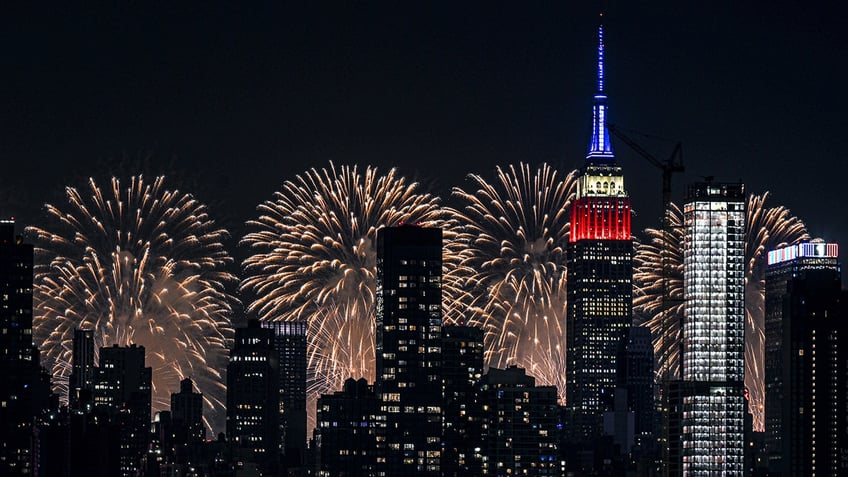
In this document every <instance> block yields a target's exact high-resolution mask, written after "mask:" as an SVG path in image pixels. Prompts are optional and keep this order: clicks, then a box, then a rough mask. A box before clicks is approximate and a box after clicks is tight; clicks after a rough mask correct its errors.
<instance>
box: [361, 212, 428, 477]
mask: <svg viewBox="0 0 848 477" xmlns="http://www.w3.org/2000/svg"><path fill="white" fill-rule="evenodd" d="M441 307H442V230H441V229H438V228H428V227H419V226H414V225H402V226H399V227H386V228H382V229H380V230H379V231H378V232H377V310H376V311H377V313H376V314H377V320H376V321H377V329H376V335H377V336H376V355H377V379H376V383H375V388H376V393H377V397H378V399H379V400H380V412H381V414H384V416H385V427H383V428H382V429H380V431H381V433H380V435H378V446H379V447H380V448H381V450H382V451H383V452H384V458H385V471H386V475H412V474H415V475H434V476H435V475H439V474H440V471H441V469H440V464H441V448H442V443H441V441H442V409H441V403H442V374H441V366H442V345H441V341H442V311H441ZM380 458H381V459H382V458H383V457H380ZM381 464H382V462H381Z"/></svg>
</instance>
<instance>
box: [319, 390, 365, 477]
mask: <svg viewBox="0 0 848 477" xmlns="http://www.w3.org/2000/svg"><path fill="white" fill-rule="evenodd" d="M316 423H317V426H318V432H317V434H318V436H317V437H318V444H319V445H318V447H319V450H318V454H319V459H318V466H317V467H318V468H317V469H316V472H317V474H318V475H319V476H321V477H341V476H345V477H375V476H377V475H381V473H380V471H379V466H378V465H377V427H378V425H379V423H380V413H379V401H378V400H377V396H376V394H374V387H373V386H370V385H369V384H368V382H367V381H365V379H364V378H361V379H359V380H354V379H353V378H350V379H348V380H347V381H345V384H344V389H343V390H341V391H337V392H335V393H333V394H325V395H323V396H321V397H320V398H318V410H317V415H316Z"/></svg>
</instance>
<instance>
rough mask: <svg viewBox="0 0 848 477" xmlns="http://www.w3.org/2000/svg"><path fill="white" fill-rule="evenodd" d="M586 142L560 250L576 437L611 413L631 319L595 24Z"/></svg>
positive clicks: (626, 254) (628, 250)
mask: <svg viewBox="0 0 848 477" xmlns="http://www.w3.org/2000/svg"><path fill="white" fill-rule="evenodd" d="M598 40H599V42H598V83H597V91H596V93H595V96H594V105H593V121H592V141H591V144H590V146H589V153H588V154H587V155H586V162H585V164H584V165H583V167H582V169H581V175H580V177H579V179H578V182H577V197H576V199H575V202H574V203H573V204H572V212H571V232H570V234H571V235H570V237H569V247H568V308H567V323H566V326H567V333H566V334H567V338H566V339H567V343H568V368H567V372H566V379H567V388H566V397H567V406H568V408H569V411H570V415H571V416H572V422H571V428H572V430H573V432H574V434H573V436H574V437H575V438H577V439H585V438H588V437H592V436H596V435H599V434H600V433H601V431H602V425H603V413H604V411H607V410H611V409H612V405H613V390H614V388H615V386H616V358H617V351H618V346H619V343H620V342H621V339H622V338H623V337H624V336H626V333H627V330H628V329H629V327H630V324H631V321H632V308H633V299H632V298H633V296H632V278H633V244H632V241H631V235H630V197H629V196H628V194H627V190H626V189H625V187H624V174H623V172H622V169H621V167H620V166H619V165H618V164H617V163H616V160H615V156H614V155H613V151H612V145H611V144H610V137H609V132H608V131H607V127H606V121H607V96H606V93H605V92H604V37H603V27H602V26H601V27H599V29H598Z"/></svg>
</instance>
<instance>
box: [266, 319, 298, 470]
mask: <svg viewBox="0 0 848 477" xmlns="http://www.w3.org/2000/svg"><path fill="white" fill-rule="evenodd" d="M262 326H263V327H265V328H270V329H272V330H274V349H275V350H276V351H277V363H278V366H279V373H280V377H279V383H280V445H281V446H282V449H281V450H282V451H283V454H284V455H285V457H286V458H285V462H286V465H287V466H288V467H301V466H303V465H304V464H305V459H306V322H305V321H271V322H268V321H266V322H262Z"/></svg>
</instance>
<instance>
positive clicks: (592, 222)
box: [569, 197, 631, 242]
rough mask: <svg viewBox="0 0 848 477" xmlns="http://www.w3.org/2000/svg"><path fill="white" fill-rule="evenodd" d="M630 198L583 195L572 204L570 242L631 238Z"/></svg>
mask: <svg viewBox="0 0 848 477" xmlns="http://www.w3.org/2000/svg"><path fill="white" fill-rule="evenodd" d="M630 215H631V214H630V198H627V197H625V198H599V197H598V198H595V197H583V198H581V199H578V200H577V201H576V202H575V203H574V204H572V206H571V235H570V236H569V241H570V242H576V241H578V240H630Z"/></svg>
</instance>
